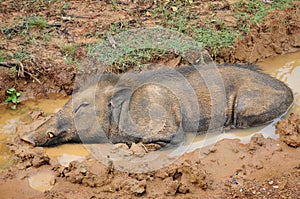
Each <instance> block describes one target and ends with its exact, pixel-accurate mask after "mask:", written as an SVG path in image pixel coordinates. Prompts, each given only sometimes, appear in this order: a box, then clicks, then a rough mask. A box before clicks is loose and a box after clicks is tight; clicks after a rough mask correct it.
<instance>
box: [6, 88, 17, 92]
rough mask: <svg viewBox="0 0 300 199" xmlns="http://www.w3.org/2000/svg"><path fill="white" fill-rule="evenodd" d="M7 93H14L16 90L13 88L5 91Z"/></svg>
mask: <svg viewBox="0 0 300 199" xmlns="http://www.w3.org/2000/svg"><path fill="white" fill-rule="evenodd" d="M7 91H9V92H16V89H15V88H14V87H12V88H9V89H7Z"/></svg>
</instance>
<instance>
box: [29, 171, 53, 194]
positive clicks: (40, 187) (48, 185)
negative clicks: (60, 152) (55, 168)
mask: <svg viewBox="0 0 300 199" xmlns="http://www.w3.org/2000/svg"><path fill="white" fill-rule="evenodd" d="M28 182H29V185H30V187H31V188H33V189H35V190H37V191H40V192H44V191H47V190H51V189H52V188H53V187H54V184H55V175H54V174H53V173H52V172H40V173H36V174H34V175H32V176H30V177H29V178H28Z"/></svg>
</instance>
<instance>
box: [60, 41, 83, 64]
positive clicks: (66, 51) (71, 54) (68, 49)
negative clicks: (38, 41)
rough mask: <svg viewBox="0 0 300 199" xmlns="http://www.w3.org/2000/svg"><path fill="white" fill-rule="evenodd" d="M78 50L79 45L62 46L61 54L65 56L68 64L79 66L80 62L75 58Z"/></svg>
mask: <svg viewBox="0 0 300 199" xmlns="http://www.w3.org/2000/svg"><path fill="white" fill-rule="evenodd" d="M77 48H78V44H72V45H63V46H60V50H61V53H62V54H63V55H64V56H65V62H66V64H70V65H76V66H78V65H79V61H78V60H77V59H76V57H75V51H76V49H77Z"/></svg>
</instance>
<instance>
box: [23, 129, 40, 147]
mask: <svg viewBox="0 0 300 199" xmlns="http://www.w3.org/2000/svg"><path fill="white" fill-rule="evenodd" d="M32 135H33V133H32V132H30V133H27V134H25V135H23V136H22V137H21V140H23V141H25V142H27V143H29V144H31V145H33V146H36V145H37V144H36V143H35V142H34V139H33V137H32Z"/></svg>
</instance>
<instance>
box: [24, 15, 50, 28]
mask: <svg viewBox="0 0 300 199" xmlns="http://www.w3.org/2000/svg"><path fill="white" fill-rule="evenodd" d="M27 23H28V26H29V27H37V28H40V29H44V28H46V27H47V26H48V24H47V21H46V20H45V19H43V18H42V17H39V16H37V17H30V18H29V19H28V21H27Z"/></svg>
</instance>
